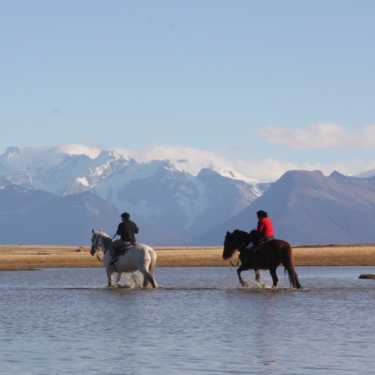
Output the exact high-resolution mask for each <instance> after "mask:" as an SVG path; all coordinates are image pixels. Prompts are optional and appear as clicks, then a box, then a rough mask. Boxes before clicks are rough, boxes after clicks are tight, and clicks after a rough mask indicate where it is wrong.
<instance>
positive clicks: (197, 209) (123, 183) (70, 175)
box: [0, 145, 269, 236]
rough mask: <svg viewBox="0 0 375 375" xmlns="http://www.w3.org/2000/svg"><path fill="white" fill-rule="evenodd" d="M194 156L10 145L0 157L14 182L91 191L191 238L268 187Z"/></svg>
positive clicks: (63, 191) (0, 170)
mask: <svg viewBox="0 0 375 375" xmlns="http://www.w3.org/2000/svg"><path fill="white" fill-rule="evenodd" d="M190 151H193V150H190ZM202 155H206V154H204V153H203V154H201V156H202ZM134 156H135V157H139V155H134ZM139 159H142V158H140V157H139ZM144 159H145V157H144ZM146 159H147V158H146ZM191 159H192V162H190V161H189V160H187V159H176V163H177V164H178V165H179V167H176V166H175V164H174V163H172V162H171V160H149V161H142V160H136V159H135V158H132V157H130V156H128V155H127V153H126V151H125V150H121V149H114V150H99V149H89V148H87V147H84V146H79V145H61V146H57V147H51V148H48V147H43V148H31V147H27V148H17V147H9V148H8V149H7V150H6V152H5V153H4V154H3V155H1V156H0V174H1V175H2V177H5V178H6V179H7V180H8V181H9V182H11V183H13V184H17V185H22V186H24V187H27V188H33V189H39V190H44V191H47V192H50V193H53V194H57V195H59V196H67V195H72V194H77V193H82V192H86V191H91V192H93V193H95V194H97V195H98V196H99V197H101V198H104V199H105V200H107V201H109V202H111V203H112V204H114V205H115V206H116V207H117V208H118V209H119V210H120V211H129V212H131V213H132V218H134V219H136V220H139V221H142V222H144V223H149V224H152V225H155V226H159V227H162V228H165V229H168V230H176V231H177V230H182V231H187V232H189V233H187V236H191V235H200V234H202V233H203V232H204V231H206V230H209V229H210V228H212V227H213V226H215V225H218V224H219V223H220V222H222V221H224V220H226V219H227V218H228V217H231V216H233V215H235V214H237V213H238V212H239V211H241V210H242V209H244V208H245V207H247V206H248V205H249V204H250V203H251V202H252V201H253V200H254V199H256V198H257V197H258V196H260V195H261V194H262V193H263V192H264V191H265V190H267V188H268V186H269V184H250V183H249V182H248V181H249V179H248V178H247V179H246V178H241V177H242V176H241V175H239V174H237V173H236V172H234V171H232V170H230V169H229V168H227V166H225V165H224V166H218V167H214V166H213V164H212V161H213V159H212V158H211V159H208V160H203V161H202V160H201V161H199V160H200V159H199V158H197V156H195V155H194V153H192V158H191ZM181 165H184V167H183V168H181ZM199 165H206V166H207V168H203V169H202V168H200V169H199V167H198V166H199ZM187 169H189V170H194V174H193V173H189V172H188V171H186V170H187ZM198 169H199V171H198ZM197 171H198V173H195V172H197Z"/></svg>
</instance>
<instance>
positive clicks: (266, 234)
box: [244, 210, 275, 247]
mask: <svg viewBox="0 0 375 375" xmlns="http://www.w3.org/2000/svg"><path fill="white" fill-rule="evenodd" d="M257 216H258V226H257V229H253V230H252V231H251V232H250V234H249V238H248V241H247V242H246V244H245V246H244V247H246V246H248V245H249V244H250V242H252V243H253V246H254V245H256V244H257V243H258V242H260V241H261V240H262V242H263V241H264V240H272V239H273V238H274V235H275V234H274V232H273V225H272V221H271V220H270V219H269V218H268V214H267V212H265V211H262V210H261V211H258V212H257Z"/></svg>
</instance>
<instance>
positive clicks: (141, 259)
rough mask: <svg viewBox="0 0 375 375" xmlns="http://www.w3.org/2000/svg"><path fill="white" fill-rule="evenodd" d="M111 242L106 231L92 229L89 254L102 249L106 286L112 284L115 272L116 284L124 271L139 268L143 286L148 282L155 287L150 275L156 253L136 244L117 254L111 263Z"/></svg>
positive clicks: (148, 247)
mask: <svg viewBox="0 0 375 375" xmlns="http://www.w3.org/2000/svg"><path fill="white" fill-rule="evenodd" d="M111 242H113V240H112V238H111V237H109V236H108V235H107V234H106V233H104V232H102V231H100V232H95V231H94V230H92V238H91V243H92V245H91V251H90V254H91V255H96V254H97V253H98V251H99V250H102V251H103V254H104V257H103V264H104V267H105V270H106V272H107V277H108V286H112V277H113V274H114V273H115V272H117V279H116V284H115V285H117V284H119V283H120V281H121V278H122V276H123V274H124V273H127V272H135V271H137V270H139V271H140V272H141V273H142V275H143V287H144V288H146V287H147V286H148V285H149V284H151V285H152V287H153V288H155V287H156V284H155V280H154V278H153V277H152V274H153V273H154V269H155V265H156V253H155V251H154V250H153V249H152V248H151V247H150V246H147V245H142V244H136V245H134V246H133V247H131V248H130V249H129V250H127V251H126V253H125V254H124V255H121V256H119V258H118V260H117V261H116V262H115V263H114V264H111V256H110V255H109V251H107V250H108V247H109V245H110V244H111Z"/></svg>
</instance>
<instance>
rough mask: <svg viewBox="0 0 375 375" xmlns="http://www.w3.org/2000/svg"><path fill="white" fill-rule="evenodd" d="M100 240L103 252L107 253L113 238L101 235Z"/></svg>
mask: <svg viewBox="0 0 375 375" xmlns="http://www.w3.org/2000/svg"><path fill="white" fill-rule="evenodd" d="M99 241H100V242H101V243H100V248H101V249H102V251H103V254H106V252H107V250H108V247H109V245H110V243H111V242H112V240H111V238H109V237H104V236H101V237H100V239H99Z"/></svg>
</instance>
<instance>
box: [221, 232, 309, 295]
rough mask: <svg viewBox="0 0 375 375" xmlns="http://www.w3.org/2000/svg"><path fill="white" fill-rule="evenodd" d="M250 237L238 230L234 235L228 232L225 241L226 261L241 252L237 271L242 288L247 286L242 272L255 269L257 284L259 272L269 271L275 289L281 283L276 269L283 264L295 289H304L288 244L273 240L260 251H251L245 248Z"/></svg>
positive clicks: (261, 247) (224, 257)
mask: <svg viewBox="0 0 375 375" xmlns="http://www.w3.org/2000/svg"><path fill="white" fill-rule="evenodd" d="M248 236H249V234H248V233H246V232H244V231H241V230H238V229H236V230H234V231H233V233H230V232H227V235H226V236H225V241H224V251H223V259H224V260H227V259H229V258H230V257H231V256H232V255H233V254H234V253H235V252H236V251H239V252H240V255H239V260H240V261H241V266H240V267H239V268H238V269H237V274H238V278H239V280H240V283H241V285H242V286H245V282H244V281H243V279H242V277H241V272H242V271H247V270H249V269H253V270H254V271H255V275H256V281H257V282H259V279H260V272H259V270H269V271H270V274H271V276H272V280H273V287H274V288H275V287H276V286H277V282H278V281H279V279H278V277H277V275H276V268H277V267H278V266H279V265H280V264H282V265H283V266H284V268H285V272H288V275H289V281H290V284H291V285H292V286H293V288H298V289H300V288H302V286H301V284H300V283H299V280H298V275H297V273H296V271H295V270H294V264H293V252H292V247H291V246H290V244H288V242H285V241H282V240H271V241H268V242H265V243H263V244H262V245H261V246H260V249H259V250H258V251H251V250H249V249H247V248H243V245H244V243H245V242H246V240H247V238H248Z"/></svg>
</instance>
